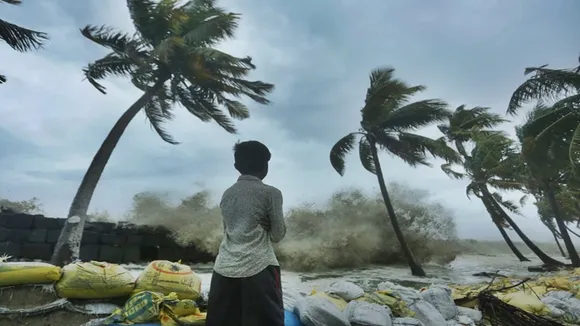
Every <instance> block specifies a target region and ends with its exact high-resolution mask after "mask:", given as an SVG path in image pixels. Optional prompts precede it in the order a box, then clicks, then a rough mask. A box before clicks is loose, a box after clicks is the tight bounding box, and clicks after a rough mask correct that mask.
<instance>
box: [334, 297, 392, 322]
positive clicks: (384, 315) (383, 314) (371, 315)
mask: <svg viewBox="0 0 580 326" xmlns="http://www.w3.org/2000/svg"><path fill="white" fill-rule="evenodd" d="M344 314H345V315H346V318H347V319H348V321H349V322H350V323H351V325H357V326H392V325H393V322H392V320H391V310H389V308H387V307H386V306H380V305H378V304H376V303H369V302H364V301H351V302H349V303H348V305H347V306H346V309H345V310H344Z"/></svg>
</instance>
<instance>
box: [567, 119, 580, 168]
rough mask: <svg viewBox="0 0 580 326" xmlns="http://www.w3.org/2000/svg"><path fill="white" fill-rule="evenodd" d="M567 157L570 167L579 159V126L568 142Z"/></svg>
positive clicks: (579, 125)
mask: <svg viewBox="0 0 580 326" xmlns="http://www.w3.org/2000/svg"><path fill="white" fill-rule="evenodd" d="M568 156H569V158H570V162H571V164H572V166H575V165H576V164H577V162H578V160H579V159H580V124H578V126H577V127H576V129H575V130H574V134H573V135H572V139H571V140H570V149H569V153H568Z"/></svg>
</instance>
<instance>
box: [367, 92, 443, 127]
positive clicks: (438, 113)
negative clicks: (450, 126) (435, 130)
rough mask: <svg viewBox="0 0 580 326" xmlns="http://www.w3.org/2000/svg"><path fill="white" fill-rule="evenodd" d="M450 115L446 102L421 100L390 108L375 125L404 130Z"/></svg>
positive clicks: (439, 120) (431, 122)
mask: <svg viewBox="0 0 580 326" xmlns="http://www.w3.org/2000/svg"><path fill="white" fill-rule="evenodd" d="M450 115H451V113H450V112H449V111H448V110H447V103H446V102H444V101H442V100H439V99H429V100H422V101H418V102H413V103H410V104H407V105H405V106H402V107H400V108H396V109H394V110H392V111H391V113H390V114H389V115H387V116H386V117H385V119H384V120H383V121H381V122H379V123H377V127H379V128H384V129H390V130H397V131H405V130H408V129H417V128H420V127H424V126H427V125H430V124H433V123H434V122H441V121H445V120H447V119H448V118H449V117H450Z"/></svg>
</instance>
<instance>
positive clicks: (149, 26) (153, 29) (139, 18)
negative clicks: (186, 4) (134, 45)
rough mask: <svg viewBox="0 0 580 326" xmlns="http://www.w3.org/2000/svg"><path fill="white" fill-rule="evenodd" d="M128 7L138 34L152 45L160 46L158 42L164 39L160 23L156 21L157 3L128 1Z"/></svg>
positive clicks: (152, 0)
mask: <svg viewBox="0 0 580 326" xmlns="http://www.w3.org/2000/svg"><path fill="white" fill-rule="evenodd" d="M127 7H128V9H129V15H130V16H131V20H132V21H133V26H135V29H136V30H137V32H138V33H139V34H140V35H141V36H143V38H144V39H146V40H147V41H148V42H149V43H150V44H151V45H153V46H155V45H157V44H158V40H160V39H162V36H161V35H160V33H159V32H160V31H161V30H163V31H164V30H165V29H161V30H160V29H158V28H159V27H165V26H159V24H158V22H157V21H156V12H155V7H156V1H154V0H127Z"/></svg>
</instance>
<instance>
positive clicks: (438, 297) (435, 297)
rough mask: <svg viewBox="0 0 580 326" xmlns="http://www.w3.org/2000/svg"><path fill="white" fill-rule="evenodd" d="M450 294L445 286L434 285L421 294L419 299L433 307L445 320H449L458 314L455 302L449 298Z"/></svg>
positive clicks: (449, 290)
mask: <svg viewBox="0 0 580 326" xmlns="http://www.w3.org/2000/svg"><path fill="white" fill-rule="evenodd" d="M451 292H452V291H451V289H450V288H448V287H446V286H440V285H434V286H432V287H430V288H429V289H427V290H425V291H423V292H421V297H422V298H423V300H425V301H427V302H429V303H430V304H431V305H433V307H435V309H437V311H439V312H440V313H441V315H442V316H443V318H445V320H449V319H453V318H455V317H456V316H457V313H458V311H457V307H456V306H455V302H454V301H453V299H452V298H451Z"/></svg>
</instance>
